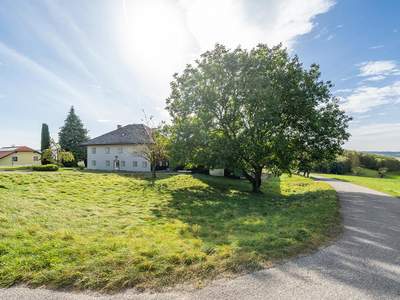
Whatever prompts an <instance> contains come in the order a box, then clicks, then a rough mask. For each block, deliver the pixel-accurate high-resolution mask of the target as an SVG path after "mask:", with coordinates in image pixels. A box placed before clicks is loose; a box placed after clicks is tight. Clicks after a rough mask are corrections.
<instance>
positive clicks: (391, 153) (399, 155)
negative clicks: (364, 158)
mask: <svg viewBox="0 0 400 300" xmlns="http://www.w3.org/2000/svg"><path fill="white" fill-rule="evenodd" d="M364 152H367V153H373V154H379V155H384V156H391V157H396V158H400V152H395V151H364Z"/></svg>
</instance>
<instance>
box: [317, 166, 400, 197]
mask: <svg viewBox="0 0 400 300" xmlns="http://www.w3.org/2000/svg"><path fill="white" fill-rule="evenodd" d="M372 174H374V172H373V170H371V172H369V173H367V175H369V176H355V175H336V174H321V175H322V176H324V177H328V178H335V179H339V180H342V181H347V182H351V183H354V184H358V185H361V186H365V187H367V188H370V189H373V190H376V191H380V192H383V193H386V194H389V195H392V196H395V197H399V198H400V173H399V172H389V173H387V174H385V177H384V178H379V177H377V173H376V176H375V175H372Z"/></svg>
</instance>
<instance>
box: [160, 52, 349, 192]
mask: <svg viewBox="0 0 400 300" xmlns="http://www.w3.org/2000/svg"><path fill="white" fill-rule="evenodd" d="M331 86H332V85H331V84H330V83H329V82H323V81H321V80H320V72H319V67H318V66H317V65H315V64H314V65H312V66H311V67H310V69H309V70H305V69H304V68H303V67H302V64H301V63H300V62H299V59H298V57H297V56H294V57H290V56H289V54H288V53H287V51H286V50H285V49H283V48H282V47H281V46H277V47H274V48H268V47H267V46H266V45H259V46H257V47H256V48H254V49H252V50H250V51H247V50H243V49H241V48H237V49H235V50H233V51H231V50H228V49H227V48H225V47H224V46H222V45H216V47H215V49H214V50H212V51H208V52H206V53H204V54H203V55H201V58H200V59H199V60H197V61H196V64H195V66H191V65H188V66H187V67H186V69H185V70H184V72H183V73H182V74H181V75H178V74H176V75H175V76H174V81H173V82H172V83H171V89H172V91H171V95H170V97H169V98H168V99H167V109H168V110H169V112H170V115H171V117H172V121H173V125H172V126H171V127H170V129H171V145H172V151H171V156H172V157H173V158H172V161H173V162H175V163H176V164H187V163H192V164H199V165H206V166H209V167H229V168H231V169H235V168H240V169H241V170H242V172H243V174H244V176H245V177H246V178H247V179H248V180H249V181H250V182H251V183H252V187H253V191H254V192H258V191H259V188H260V185H261V174H262V170H263V169H264V168H267V169H269V170H270V171H271V172H272V173H275V174H280V173H282V172H284V171H288V172H291V171H292V170H293V169H296V168H297V169H303V170H304V171H307V172H309V170H310V169H311V162H314V161H316V160H323V159H325V158H328V157H329V158H330V157H334V156H335V155H336V154H337V153H338V152H340V151H341V146H342V144H343V143H344V141H346V140H347V138H348V136H349V135H348V133H347V132H346V129H347V126H348V121H349V118H348V117H347V116H346V115H345V114H344V112H343V111H341V110H340V109H339V106H338V101H337V99H335V98H334V97H333V96H332V94H331V93H330V88H331Z"/></svg>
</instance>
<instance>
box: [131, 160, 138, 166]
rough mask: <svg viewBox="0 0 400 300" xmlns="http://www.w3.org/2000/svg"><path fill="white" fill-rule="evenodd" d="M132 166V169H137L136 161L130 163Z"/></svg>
mask: <svg viewBox="0 0 400 300" xmlns="http://www.w3.org/2000/svg"><path fill="white" fill-rule="evenodd" d="M132 166H133V167H134V168H137V161H136V160H134V161H133V162H132Z"/></svg>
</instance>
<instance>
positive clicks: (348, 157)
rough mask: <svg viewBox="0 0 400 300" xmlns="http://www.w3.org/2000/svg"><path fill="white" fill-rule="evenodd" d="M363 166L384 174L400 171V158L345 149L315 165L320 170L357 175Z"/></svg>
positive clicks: (315, 168) (314, 167)
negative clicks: (334, 156)
mask: <svg viewBox="0 0 400 300" xmlns="http://www.w3.org/2000/svg"><path fill="white" fill-rule="evenodd" d="M361 168H367V169H371V170H375V171H378V172H379V173H380V174H381V175H382V176H383V175H384V173H385V172H386V171H400V160H398V159H396V158H394V157H388V156H383V155H376V154H372V153H365V152H357V151H344V152H343V153H342V154H341V155H338V156H337V157H336V158H335V159H333V160H329V161H323V162H316V163H315V164H314V166H313V169H314V170H315V171H319V172H325V173H334V174H346V173H353V174H356V175H357V174H359V173H360V172H361Z"/></svg>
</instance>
